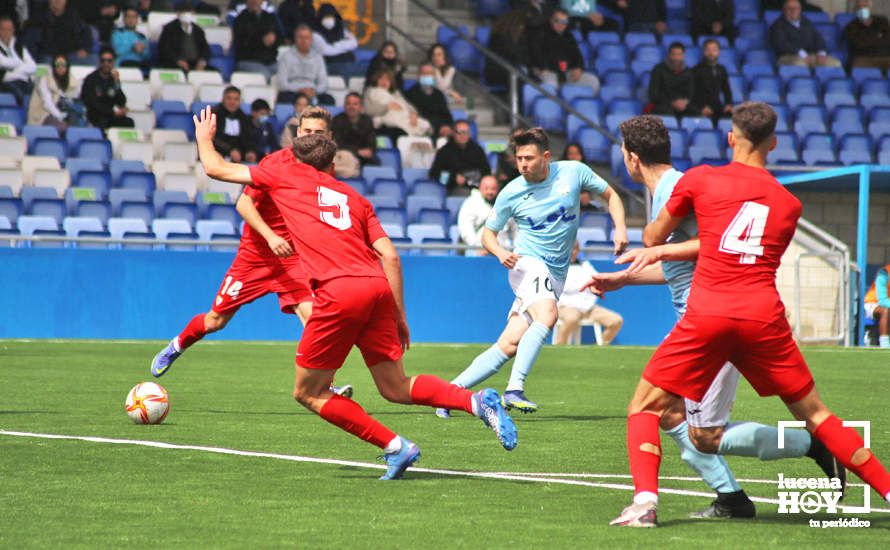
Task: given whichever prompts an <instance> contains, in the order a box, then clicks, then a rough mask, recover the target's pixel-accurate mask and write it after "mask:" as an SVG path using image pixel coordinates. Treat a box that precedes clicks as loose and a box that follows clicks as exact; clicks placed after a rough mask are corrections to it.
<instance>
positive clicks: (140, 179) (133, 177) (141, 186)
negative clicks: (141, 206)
mask: <svg viewBox="0 0 890 550" xmlns="http://www.w3.org/2000/svg"><path fill="white" fill-rule="evenodd" d="M120 187H121V188H123V189H136V190H139V191H141V192H142V193H143V194H144V195H145V196H150V195H151V194H152V193H154V191H155V188H156V182H155V175H154V174H152V173H151V172H124V173H123V174H121V179H120Z"/></svg>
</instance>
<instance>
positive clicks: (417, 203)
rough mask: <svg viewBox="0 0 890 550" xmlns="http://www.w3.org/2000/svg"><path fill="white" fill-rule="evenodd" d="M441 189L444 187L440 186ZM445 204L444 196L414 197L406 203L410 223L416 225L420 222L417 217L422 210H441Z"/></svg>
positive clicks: (409, 198)
mask: <svg viewBox="0 0 890 550" xmlns="http://www.w3.org/2000/svg"><path fill="white" fill-rule="evenodd" d="M440 187H442V186H441V185H440ZM444 204H445V199H444V196H416V195H412V196H410V197H408V198H407V199H406V201H405V212H406V213H407V214H408V221H409V222H410V223H414V222H416V221H418V219H417V217H418V215H419V214H420V211H421V210H422V209H425V208H427V209H439V208H442V207H443V206H444Z"/></svg>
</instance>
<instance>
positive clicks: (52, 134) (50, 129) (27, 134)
mask: <svg viewBox="0 0 890 550" xmlns="http://www.w3.org/2000/svg"><path fill="white" fill-rule="evenodd" d="M22 137H24V138H25V139H26V140H27V142H28V148H29V149H30V148H31V147H32V145H33V143H34V140H35V139H37V138H50V139H57V138H58V137H59V131H58V130H57V129H56V127H55V126H34V125H31V124H27V125H25V127H24V128H22Z"/></svg>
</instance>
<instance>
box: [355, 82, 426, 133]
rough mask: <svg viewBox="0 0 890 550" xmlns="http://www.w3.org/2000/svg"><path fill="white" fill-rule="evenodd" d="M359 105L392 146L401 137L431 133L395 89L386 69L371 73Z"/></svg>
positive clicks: (414, 110)
mask: <svg viewBox="0 0 890 550" xmlns="http://www.w3.org/2000/svg"><path fill="white" fill-rule="evenodd" d="M362 103H363V105H364V108H365V112H366V113H367V114H368V116H370V117H371V118H372V119H373V121H374V127H375V128H377V133H378V134H383V135H386V136H389V138H390V139H391V140H392V142H393V143H395V142H396V140H397V139H398V137H399V136H400V135H404V134H408V135H409V136H428V135H430V132H431V131H432V126H430V121H428V120H427V119H425V118H423V117H421V116H420V115H418V114H417V110H416V109H414V107H413V106H412V105H411V103H409V102H408V100H406V99H405V97H404V96H403V95H402V92H400V91H399V90H398V89H397V88H396V86H395V79H394V78H393V75H392V72H391V71H390V70H389V69H387V68H382V69H380V70H379V71H377V72H376V73H374V75H372V76H371V79H370V80H369V81H368V82H366V83H365V93H364V97H363V100H362Z"/></svg>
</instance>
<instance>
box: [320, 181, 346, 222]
mask: <svg viewBox="0 0 890 550" xmlns="http://www.w3.org/2000/svg"><path fill="white" fill-rule="evenodd" d="M347 199H348V197H347V196H346V195H344V194H343V193H340V192H338V191H334V190H333V189H328V188H327V187H319V188H318V206H319V208H320V209H321V221H323V222H324V223H326V224H328V225H330V226H332V227H336V228H337V229H339V230H341V231H345V230H347V229H349V228H350V227H352V218H350V217H349V205H348V204H346V200H347Z"/></svg>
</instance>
